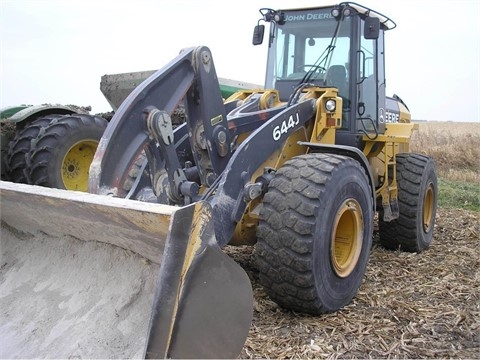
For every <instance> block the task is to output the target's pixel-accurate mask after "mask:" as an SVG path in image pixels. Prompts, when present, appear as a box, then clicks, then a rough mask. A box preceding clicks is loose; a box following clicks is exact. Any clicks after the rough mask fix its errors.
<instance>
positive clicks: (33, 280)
mask: <svg viewBox="0 0 480 360" xmlns="http://www.w3.org/2000/svg"><path fill="white" fill-rule="evenodd" d="M0 245H1V249H2V250H1V264H0V339H1V340H0V342H1V346H0V358H32V357H34V358H131V357H137V358H138V357H141V356H142V355H143V346H144V342H145V336H146V332H147V326H148V321H149V316H150V308H151V306H152V301H153V295H154V286H153V285H154V284H155V279H156V275H157V272H158V265H155V264H151V263H150V262H148V261H147V260H145V259H144V258H142V257H140V256H138V255H135V254H133V253H131V252H128V251H125V250H123V249H121V248H118V247H115V246H111V245H107V244H103V243H95V242H83V241H81V240H76V239H73V238H69V237H64V238H51V237H48V236H46V235H45V234H41V233H39V234H36V235H35V236H31V235H26V234H20V233H18V232H16V231H15V230H14V229H11V228H9V227H7V226H5V224H2V229H1V240H0Z"/></svg>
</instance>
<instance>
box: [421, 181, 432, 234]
mask: <svg viewBox="0 0 480 360" xmlns="http://www.w3.org/2000/svg"><path fill="white" fill-rule="evenodd" d="M434 204H435V195H434V191H433V184H432V183H430V184H428V188H427V191H426V192H425V198H424V199H423V231H425V232H427V233H428V232H429V231H430V230H431V229H432V226H433V213H434V208H435V205H434Z"/></svg>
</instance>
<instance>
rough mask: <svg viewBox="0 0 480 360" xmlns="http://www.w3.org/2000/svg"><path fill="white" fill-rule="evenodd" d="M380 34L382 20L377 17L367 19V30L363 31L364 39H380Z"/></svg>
mask: <svg viewBox="0 0 480 360" xmlns="http://www.w3.org/2000/svg"><path fill="white" fill-rule="evenodd" d="M379 34H380V19H379V18H376V17H370V16H369V17H367V18H366V19H365V28H364V29H363V37H364V38H365V39H374V40H376V39H378V36H379Z"/></svg>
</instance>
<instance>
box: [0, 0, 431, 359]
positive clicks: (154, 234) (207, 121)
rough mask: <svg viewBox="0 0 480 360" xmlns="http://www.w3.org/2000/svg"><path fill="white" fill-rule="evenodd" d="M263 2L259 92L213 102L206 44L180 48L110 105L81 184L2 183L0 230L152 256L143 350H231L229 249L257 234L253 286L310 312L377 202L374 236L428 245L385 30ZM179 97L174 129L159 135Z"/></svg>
mask: <svg viewBox="0 0 480 360" xmlns="http://www.w3.org/2000/svg"><path fill="white" fill-rule="evenodd" d="M260 13H261V19H260V20H259V24H258V25H257V26H256V27H255V31H254V36H253V43H254V45H259V44H261V43H262V41H263V38H264V35H265V25H264V23H265V22H266V23H269V24H270V28H269V30H268V33H267V38H268V40H267V42H268V64H267V71H266V80H265V89H263V90H261V89H252V90H248V91H239V92H237V93H235V94H234V95H232V96H231V97H229V98H228V99H227V100H226V101H223V100H222V96H221V94H220V89H219V82H218V78H217V75H216V72H215V67H214V62H213V57H212V53H211V52H210V50H209V49H208V48H207V47H193V48H188V49H184V50H183V51H181V53H180V54H179V55H178V56H177V57H176V58H175V59H173V60H172V61H171V62H170V63H168V64H167V65H165V66H164V67H163V68H162V69H160V70H159V71H157V72H156V73H154V74H153V75H152V76H150V77H149V78H148V79H147V80H146V81H144V82H143V83H142V84H141V85H140V86H138V87H137V88H136V89H135V90H134V91H133V92H132V93H131V94H130V95H129V96H128V97H127V99H126V100H125V101H124V102H123V103H122V105H121V106H120V108H119V109H118V111H117V112H116V113H115V115H114V117H113V119H112V121H111V122H110V123H109V124H108V127H107V129H106V131H105V133H104V134H103V137H102V138H101V140H100V143H99V145H98V148H97V151H96V153H95V156H94V159H93V162H92V165H91V167H90V178H89V192H90V193H91V194H82V193H76V192H69V191H64V190H58V189H44V188H38V187H35V186H29V185H21V184H18V185H17V184H12V183H7V182H2V183H1V188H0V191H1V192H0V195H1V202H2V215H1V216H2V221H3V222H4V223H6V224H8V225H9V226H11V227H14V228H16V229H19V230H22V231H27V232H32V230H35V229H39V230H41V231H44V232H46V233H52V234H56V235H71V236H74V237H77V238H79V239H82V240H86V241H102V242H107V243H111V244H114V245H118V246H120V247H123V248H125V249H130V250H132V251H134V252H136V253H139V254H141V255H142V256H144V257H145V258H147V259H150V260H152V261H154V262H161V266H160V272H159V278H158V283H157V288H156V294H155V298H154V300H153V304H152V313H151V320H150V323H149V325H148V327H147V333H148V334H147V336H146V345H145V351H144V356H145V357H147V358H162V357H174V358H176V357H179V358H190V357H195V358H208V357H215V358H221V357H227V358H233V357H236V356H238V354H239V353H240V351H241V349H242V346H243V344H244V341H245V340H246V337H247V335H248V330H249V327H250V323H251V319H252V301H253V300H252V291H251V286H250V283H249V280H248V277H247V276H246V274H245V272H244V271H243V270H242V269H241V268H240V267H239V266H238V265H237V264H236V263H235V262H234V261H232V260H231V259H230V258H229V257H228V256H227V255H226V254H225V253H224V252H223V251H222V250H221V249H222V248H223V247H224V246H226V245H227V244H231V245H245V244H247V245H255V247H256V248H255V256H256V263H257V265H258V271H259V279H260V283H261V284H262V285H263V286H264V288H265V290H266V292H267V293H268V294H269V296H270V297H271V298H272V299H273V300H274V301H275V302H277V303H278V304H279V305H280V306H282V307H285V308H290V309H294V310H295V311H300V312H306V313H310V314H321V313H325V312H331V311H335V310H338V309H340V308H341V307H343V306H345V305H347V304H348V303H349V302H350V301H351V300H352V298H353V297H354V296H355V295H356V293H357V291H358V288H359V287H360V285H361V282H362V280H363V278H364V274H365V270H366V267H367V263H368V258H369V253H370V248H371V244H372V236H373V227H374V218H375V216H376V214H377V213H378V217H379V233H380V239H381V242H382V244H384V245H385V246H386V247H388V248H391V249H400V250H406V251H413V252H420V251H422V250H424V249H426V248H428V246H429V245H430V243H431V241H432V232H433V227H434V221H435V212H436V204H437V179H436V173H435V165H434V162H433V161H432V159H431V158H429V157H428V156H425V155H421V154H412V153H410V152H409V140H410V136H411V134H412V131H413V130H414V129H415V125H414V124H413V123H412V122H411V117H410V113H409V111H408V108H407V106H406V105H405V103H404V102H403V101H402V100H401V99H400V98H399V97H398V96H393V97H387V96H386V93H385V91H386V88H385V71H384V70H385V67H384V34H385V32H386V31H388V30H390V29H393V28H394V27H395V26H396V25H395V23H394V22H393V21H392V20H391V19H390V18H388V17H387V16H385V15H383V14H380V13H378V12H376V11H374V10H372V9H369V8H367V7H364V6H362V5H358V4H356V3H351V2H346V3H341V4H339V5H334V6H324V7H318V8H304V9H294V10H273V9H261V10H260ZM179 104H181V105H183V106H184V107H185V117H186V122H185V123H184V124H182V125H181V126H179V127H176V128H175V129H173V127H172V122H171V115H172V112H173V111H174V109H175V108H177V106H178V105H179ZM139 158H140V159H141V158H145V160H144V161H143V162H142V165H141V167H142V171H141V172H135V173H137V174H139V176H137V177H136V179H135V181H134V183H133V185H132V186H131V188H130V189H129V190H128V191H127V190H125V189H124V186H123V184H124V183H125V182H126V181H127V180H128V178H129V176H130V174H131V172H132V169H134V168H135V167H137V166H138V159H139ZM145 194H148V196H145ZM139 199H141V200H143V201H139ZM112 281H117V279H112ZM118 281H120V279H118Z"/></svg>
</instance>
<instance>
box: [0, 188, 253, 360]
mask: <svg viewBox="0 0 480 360" xmlns="http://www.w3.org/2000/svg"><path fill="white" fill-rule="evenodd" d="M0 205H1V209H0V210H1V220H2V223H5V224H7V225H8V226H10V227H12V228H15V229H16V230H19V231H22V232H26V233H31V234H34V233H37V232H38V231H41V232H43V233H46V234H49V235H52V236H65V235H69V236H73V237H75V238H77V239H80V240H84V241H85V242H89V241H100V242H104V243H108V244H111V245H114V246H116V247H120V248H123V249H128V250H131V251H133V252H135V253H137V254H139V255H141V256H143V257H144V258H146V259H149V260H151V261H152V262H155V263H159V264H160V271H159V274H158V280H157V283H156V290H155V296H154V298H153V303H152V304H151V308H148V310H146V311H148V312H151V314H150V315H149V317H150V322H149V323H148V324H147V323H145V335H146V339H145V347H144V351H143V353H144V356H145V357H147V358H164V357H169V358H234V357H237V356H238V355H239V354H240V351H241V349H242V347H243V344H244V342H245V340H246V337H247V334H248V330H249V327H250V323H251V319H252V312H253V300H252V290H251V285H250V281H249V279H248V277H247V275H246V273H245V272H244V271H243V270H242V269H241V268H240V266H239V265H238V264H236V263H235V262H234V261H233V260H232V259H231V258H229V257H228V256H227V255H226V254H225V253H223V251H222V250H221V249H220V247H219V246H218V244H217V243H216V241H215V237H214V231H213V221H211V220H212V219H211V217H212V211H211V207H210V205H209V204H208V203H205V202H198V203H194V204H192V205H189V206H185V207H181V208H180V207H173V206H166V205H160V204H151V203H144V202H138V201H132V200H127V199H120V198H113V197H108V196H103V195H96V194H89V193H82V192H74V191H67V190H60V189H51V188H43V187H38V186H32V185H24V184H14V183H10V182H5V181H0ZM82 244H83V243H82ZM85 244H86V243H85ZM3 251H4V250H2V253H3ZM52 266H55V264H52ZM2 275H3V274H2ZM2 279H3V276H2V277H0V282H1V281H2ZM112 281H114V282H115V281H117V282H119V283H120V282H121V281H122V279H121V278H119V279H112ZM1 285H2V284H1V283H0V286H1ZM32 293H33V294H34V292H33V291H32ZM40 303H41V302H39V304H40ZM41 310H42V309H38V311H41ZM147 318H148V317H147ZM92 336H94V334H92ZM5 355H7V357H8V354H5ZM32 355H33V354H32ZM35 356H36V357H37V356H41V354H39V353H35ZM102 357H105V355H103V356H102Z"/></svg>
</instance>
